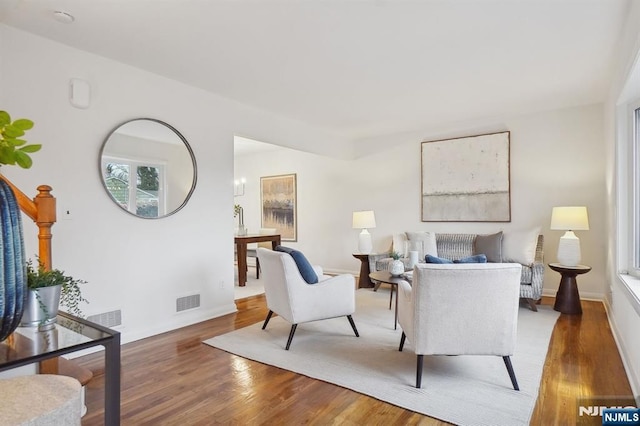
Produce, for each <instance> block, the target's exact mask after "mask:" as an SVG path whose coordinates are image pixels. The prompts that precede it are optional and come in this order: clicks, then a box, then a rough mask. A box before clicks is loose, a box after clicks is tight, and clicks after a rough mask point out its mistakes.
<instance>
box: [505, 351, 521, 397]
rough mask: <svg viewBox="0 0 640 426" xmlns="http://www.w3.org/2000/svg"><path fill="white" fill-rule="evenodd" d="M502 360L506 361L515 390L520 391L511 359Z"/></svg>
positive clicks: (506, 357)
mask: <svg viewBox="0 0 640 426" xmlns="http://www.w3.org/2000/svg"><path fill="white" fill-rule="evenodd" d="M502 359H503V360H504V365H505V366H506V367H507V371H508V372H509V378H510V379H511V384H512V385H513V388H514V389H515V390H517V391H519V390H520V388H519V387H518V381H517V380H516V373H515V372H514V371H513V366H512V365H511V358H509V357H508V356H503V357H502Z"/></svg>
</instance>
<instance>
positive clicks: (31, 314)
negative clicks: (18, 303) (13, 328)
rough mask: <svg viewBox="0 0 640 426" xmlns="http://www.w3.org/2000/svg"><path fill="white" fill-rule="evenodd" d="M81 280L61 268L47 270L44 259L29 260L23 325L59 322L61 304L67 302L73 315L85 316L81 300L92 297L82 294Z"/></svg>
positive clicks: (66, 304)
mask: <svg viewBox="0 0 640 426" xmlns="http://www.w3.org/2000/svg"><path fill="white" fill-rule="evenodd" d="M81 284H86V281H84V280H78V279H75V278H73V277H72V276H70V275H65V273H64V271H61V270H59V269H51V270H46V269H45V268H44V266H43V265H42V263H40V262H38V267H37V268H35V267H34V266H33V262H32V261H31V260H29V261H27V288H28V291H27V298H26V302H25V307H24V313H23V315H22V321H21V322H20V325H21V326H35V325H39V326H41V327H43V326H47V325H50V324H53V323H55V321H56V315H58V307H59V306H63V307H64V308H66V311H67V312H69V313H70V314H72V315H75V316H78V317H82V310H81V309H80V303H81V302H86V303H88V301H87V300H86V299H85V298H84V297H82V291H81V289H80V285H81Z"/></svg>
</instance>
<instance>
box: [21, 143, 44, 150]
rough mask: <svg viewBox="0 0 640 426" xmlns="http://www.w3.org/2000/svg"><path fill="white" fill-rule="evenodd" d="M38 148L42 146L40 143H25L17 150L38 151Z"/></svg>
mask: <svg viewBox="0 0 640 426" xmlns="http://www.w3.org/2000/svg"><path fill="white" fill-rule="evenodd" d="M40 148H42V145H40V144H35V145H27V146H23V147H22V148H20V149H19V150H18V151H22V152H38V151H40Z"/></svg>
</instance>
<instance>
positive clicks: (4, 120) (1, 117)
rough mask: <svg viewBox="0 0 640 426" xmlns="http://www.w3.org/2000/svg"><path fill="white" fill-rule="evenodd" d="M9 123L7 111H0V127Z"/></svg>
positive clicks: (9, 117)
mask: <svg viewBox="0 0 640 426" xmlns="http://www.w3.org/2000/svg"><path fill="white" fill-rule="evenodd" d="M9 123H11V116H10V115H9V113H8V112H7V111H0V126H4V125H7V124H9Z"/></svg>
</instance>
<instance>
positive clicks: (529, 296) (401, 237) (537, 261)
mask: <svg viewBox="0 0 640 426" xmlns="http://www.w3.org/2000/svg"><path fill="white" fill-rule="evenodd" d="M407 234H408V233H402V234H396V235H394V236H393V246H392V248H391V250H392V251H397V252H400V253H401V254H405V252H406V250H407V248H406V247H399V246H400V245H402V244H404V242H406V241H407V237H406V235H407ZM414 234H415V233H414ZM499 234H501V233H499ZM515 234H516V233H512V234H511V235H515ZM529 234H531V233H529ZM492 235H498V234H492ZM523 235H524V233H523ZM534 235H535V234H534ZM477 237H478V234H450V233H435V240H436V247H437V256H438V257H440V258H445V259H449V260H460V259H462V258H465V257H469V256H473V255H476V254H480V253H482V250H483V249H482V248H480V250H481V251H478V247H476V239H477ZM482 237H485V238H486V237H488V236H486V235H482ZM501 238H502V237H501ZM523 238H525V236H523ZM526 238H529V237H526ZM533 244H535V256H533V259H532V260H533V261H532V262H531V263H528V262H523V261H520V262H517V263H520V264H522V276H521V278H520V298H522V299H525V300H526V301H527V303H528V304H529V307H530V308H531V310H533V311H536V312H537V310H538V309H537V308H536V303H538V302H539V300H540V298H541V297H542V285H543V279H544V251H543V244H544V236H543V235H541V234H538V237H537V241H532V248H533ZM502 248H503V249H504V248H505V247H504V246H503V247H502ZM501 252H502V251H501ZM389 254H390V252H386V253H377V254H370V255H369V268H370V270H371V271H385V270H388V268H389V264H390V263H391V258H390V257H389ZM483 254H484V253H483ZM532 254H533V253H532ZM500 258H501V259H500ZM402 261H403V262H404V263H405V265H406V266H405V269H406V270H409V269H411V268H409V267H408V259H407V258H403V259H402ZM498 261H499V262H513V261H514V259H508V258H504V257H503V256H501V255H496V254H495V253H494V254H493V256H489V262H498ZM420 262H424V253H421V256H420ZM377 287H378V284H376V288H377Z"/></svg>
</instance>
